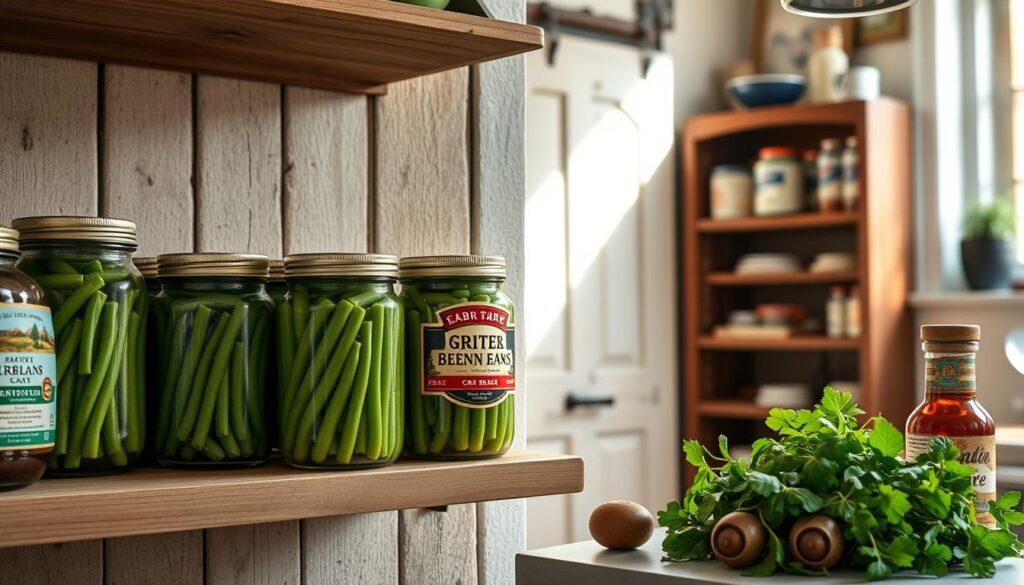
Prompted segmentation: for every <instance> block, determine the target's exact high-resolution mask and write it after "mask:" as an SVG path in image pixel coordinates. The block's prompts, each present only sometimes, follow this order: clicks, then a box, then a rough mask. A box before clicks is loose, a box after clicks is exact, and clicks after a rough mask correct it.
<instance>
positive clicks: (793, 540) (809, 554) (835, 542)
mask: <svg viewBox="0 0 1024 585" xmlns="http://www.w3.org/2000/svg"><path fill="white" fill-rule="evenodd" d="M843 548H844V545H843V530H842V528H840V527H839V524H838V523H837V522H836V521H835V520H833V519H832V518H829V517H828V516H822V515H820V514H816V515H814V516H804V517H803V518H801V519H799V520H797V521H796V523H795V524H793V528H792V529H791V530H790V531H789V554H791V555H793V558H795V559H796V560H798V561H800V562H801V563H803V564H804V565H806V566H807V567H809V568H811V569H829V568H831V567H833V566H835V564H836V563H838V562H839V559H841V558H842V557H843Z"/></svg>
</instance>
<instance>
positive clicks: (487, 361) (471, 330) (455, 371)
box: [420, 303, 516, 408]
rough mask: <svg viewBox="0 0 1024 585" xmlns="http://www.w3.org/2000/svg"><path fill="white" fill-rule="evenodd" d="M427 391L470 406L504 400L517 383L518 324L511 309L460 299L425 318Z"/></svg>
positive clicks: (425, 374)
mask: <svg viewBox="0 0 1024 585" xmlns="http://www.w3.org/2000/svg"><path fill="white" fill-rule="evenodd" d="M422 336H423V337H422V342H423V343H422V347H423V364H422V365H423V371H422V380H423V384H422V385H421V386H420V387H421V388H422V389H423V390H422V392H423V394H425V395H428V396H444V397H445V398H447V399H448V400H450V401H451V402H454V403H455V404H459V405H462V406H468V407H470V408H486V407H489V406H494V405H495V404H498V403H500V402H501V401H502V400H504V399H505V397H506V396H507V395H508V394H509V393H510V392H515V389H516V372H515V369H516V366H515V349H516V344H515V339H516V337H515V326H514V324H513V323H512V316H511V314H510V313H509V311H508V310H507V309H505V308H504V307H502V306H500V305H494V304H491V303H461V304H458V305H452V306H450V307H445V308H443V309H439V310H438V311H437V322H435V323H424V324H423V327H422Z"/></svg>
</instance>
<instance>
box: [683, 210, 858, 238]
mask: <svg viewBox="0 0 1024 585" xmlns="http://www.w3.org/2000/svg"><path fill="white" fill-rule="evenodd" d="M859 219H860V214H858V213H857V212H855V211H844V212H842V213H800V214H797V215H783V216H779V217H744V218H742V219H706V218H705V219H698V220H697V231H698V232H700V233H705V234H719V233H721V234H725V233H736V232H768V231H781V230H810V229H825V228H832V227H840V226H845V225H857V222H858V220H859Z"/></svg>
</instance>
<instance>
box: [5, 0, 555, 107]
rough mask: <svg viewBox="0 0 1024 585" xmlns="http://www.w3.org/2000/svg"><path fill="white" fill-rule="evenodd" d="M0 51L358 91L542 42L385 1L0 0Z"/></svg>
mask: <svg viewBox="0 0 1024 585" xmlns="http://www.w3.org/2000/svg"><path fill="white" fill-rule="evenodd" d="M0 12H2V14H3V17H2V20H0V23H2V25H0V49H4V50H9V51H15V52H25V53H37V54H43V55H52V56H57V57H70V58H77V59H88V60H94V61H107V62H111V63H123V64H128V65H140V66H146V67H158V68H169V69H181V70H186V71H195V72H199V73H208V74H213V75H223V76H228V77H239V78H244V79H254V80H259V81H268V82H272V83H284V84H291V85H301V86H307V87H316V88H321V89H329V90H335V91H349V92H357V93H371V94H372V93H383V92H384V91H385V90H386V87H387V84H389V83H393V82H396V81H402V80H405V79H411V78H414V77H419V76H421V75H426V74H429V73H436V72H439V71H445V70H448V69H455V68H457V67H462V66H464V65H472V64H474V63H480V62H483V61H490V60H492V59H498V58H501V57H507V56H509V55H516V54H519V53H525V52H528V51H532V50H535V49H539V48H541V47H543V46H544V31H543V30H542V29H540V28H537V27H534V26H529V25H524V24H517V23H510V22H503V21H497V20H493V19H489V18H484V17H480V16H471V15H467V14H460V13H455V12H448V11H442V10H432V9H429V8H421V7H419V6H412V5H408V4H401V3H398V2H390V1H387V0H76V1H75V2H67V1H66V0H32V1H31V2H25V1H24V0H0Z"/></svg>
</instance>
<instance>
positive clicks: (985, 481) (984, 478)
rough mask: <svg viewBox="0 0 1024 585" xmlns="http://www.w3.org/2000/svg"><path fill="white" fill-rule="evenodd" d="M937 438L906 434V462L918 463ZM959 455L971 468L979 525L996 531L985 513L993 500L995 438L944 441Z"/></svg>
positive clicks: (988, 436)
mask: <svg viewBox="0 0 1024 585" xmlns="http://www.w3.org/2000/svg"><path fill="white" fill-rule="evenodd" d="M935 436H938V435H916V434H910V433H908V434H907V456H906V459H907V461H913V460H914V459H917V456H918V455H920V454H921V453H925V452H927V451H928V450H929V449H931V444H932V438H933V437H935ZM947 438H948V439H949V440H950V441H951V442H952V443H953V444H954V445H956V448H957V449H958V450H959V451H960V463H963V464H964V465H967V466H970V467H973V468H974V475H972V476H971V485H972V486H973V487H974V493H975V497H974V508H975V511H976V512H977V520H978V523H979V524H984V525H985V526H988V527H989V528H995V526H996V519H995V518H993V517H992V514H989V512H988V503H989V502H991V501H992V500H995V499H996V437H995V435H985V436H980V437H947Z"/></svg>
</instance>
